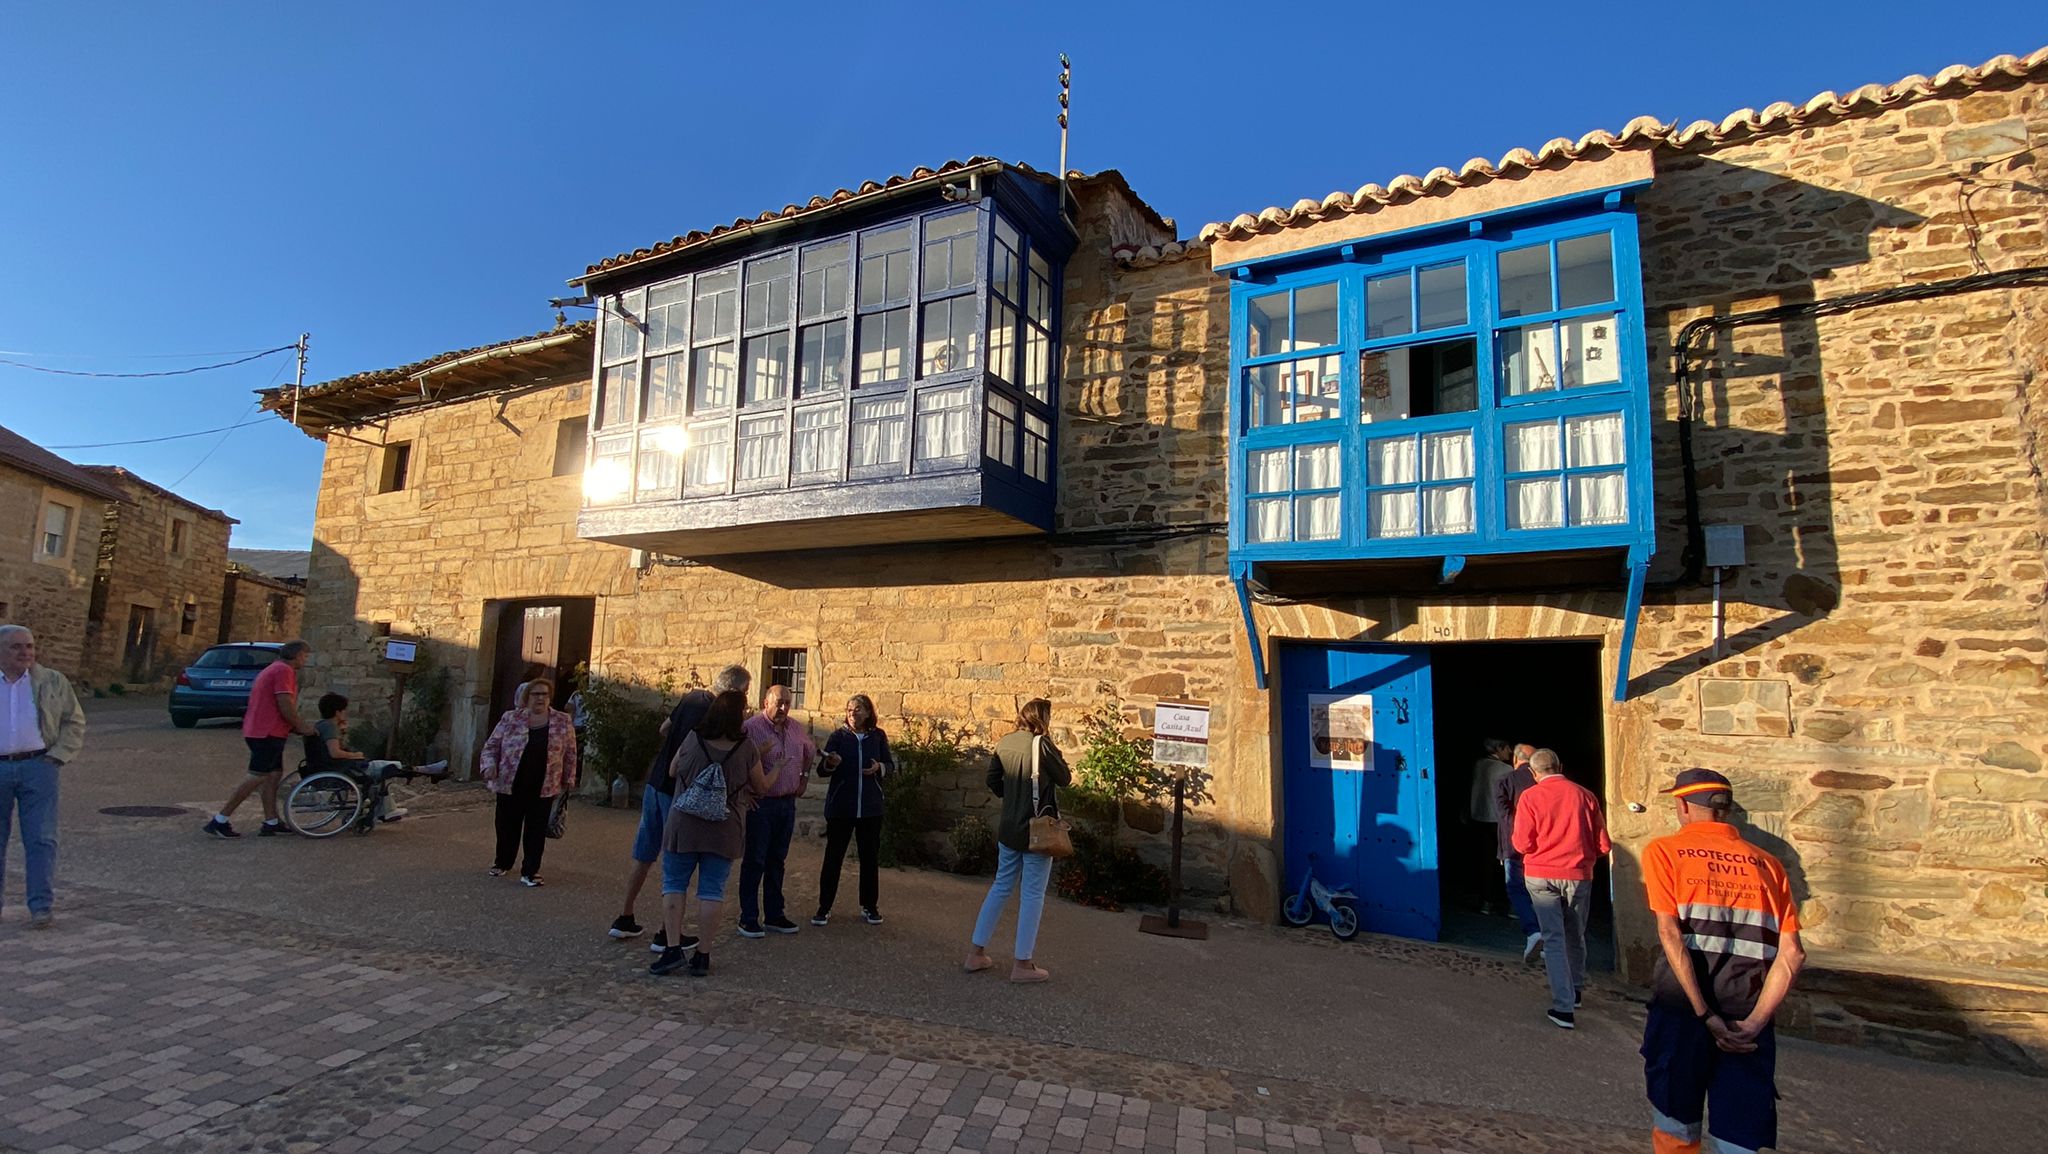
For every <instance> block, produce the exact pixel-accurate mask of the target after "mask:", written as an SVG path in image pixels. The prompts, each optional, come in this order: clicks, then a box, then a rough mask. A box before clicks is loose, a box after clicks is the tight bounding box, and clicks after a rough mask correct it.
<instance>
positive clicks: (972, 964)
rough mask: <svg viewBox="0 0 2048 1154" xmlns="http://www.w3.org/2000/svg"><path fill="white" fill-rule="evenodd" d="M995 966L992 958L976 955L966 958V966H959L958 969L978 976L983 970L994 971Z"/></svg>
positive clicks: (985, 955)
mask: <svg viewBox="0 0 2048 1154" xmlns="http://www.w3.org/2000/svg"><path fill="white" fill-rule="evenodd" d="M995 964H996V960H995V959H994V958H991V957H989V956H988V955H987V954H976V955H974V956H972V957H970V958H968V959H967V962H966V964H965V965H963V966H961V967H960V968H961V969H963V970H966V971H967V972H968V973H970V974H978V973H980V972H982V971H983V970H988V969H994V968H995Z"/></svg>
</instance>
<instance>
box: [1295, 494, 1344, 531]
mask: <svg viewBox="0 0 2048 1154" xmlns="http://www.w3.org/2000/svg"><path fill="white" fill-rule="evenodd" d="M1342 513H1343V501H1342V500H1341V499H1340V498H1339V497H1338V496H1337V494H1335V493H1323V494H1320V495H1317V496H1314V497H1296V498H1295V499H1294V539H1295V540H1297V541H1334V540H1336V539H1337V538H1339V537H1341V536H1343V535H1344V519H1343V516H1342Z"/></svg>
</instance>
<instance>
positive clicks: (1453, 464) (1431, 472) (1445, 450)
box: [1422, 432, 1472, 481]
mask: <svg viewBox="0 0 2048 1154" xmlns="http://www.w3.org/2000/svg"><path fill="white" fill-rule="evenodd" d="M1471 475H1472V434H1471V433H1467V432H1456V433H1430V434H1428V435H1427V436H1425V437H1423V438H1422V479H1423V480H1425V481H1456V480H1462V479H1463V478H1466V477H1469V476H1471Z"/></svg>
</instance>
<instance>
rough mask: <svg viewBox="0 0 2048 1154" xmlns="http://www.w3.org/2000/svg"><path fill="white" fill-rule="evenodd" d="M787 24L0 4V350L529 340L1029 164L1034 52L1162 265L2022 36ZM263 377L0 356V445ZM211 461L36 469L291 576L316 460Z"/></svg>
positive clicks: (1426, 25) (1792, 30)
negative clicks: (1362, 191)
mask: <svg viewBox="0 0 2048 1154" xmlns="http://www.w3.org/2000/svg"><path fill="white" fill-rule="evenodd" d="M801 7H805V6H802V5H767V4H755V5H745V4H741V5H729V4H718V5H708V4H696V3H687V4H686V3H671V4H644V5H639V4H633V5H629V4H607V5H568V4H555V5H541V4H534V3H525V2H513V0H506V2H495V3H488V4H486V3H440V2H423V0H411V2H408V3H404V4H397V3H382V2H368V0H355V2H351V3H347V4H328V5H301V4H277V3H274V2H273V3H227V2H216V3H206V4H175V5H174V4H138V3H120V4H106V3H96V2H89V0H76V2H67V3H61V4H57V3H37V2H34V0H0V109H4V110H5V115H4V116H0V350H6V351H4V352H0V357H4V358H6V359H13V360H33V361H34V362H35V363H37V364H39V365H44V366H48V367H53V368H68V369H77V370H92V371H100V372H136V371H149V370H161V369H165V368H175V367H184V366H187V365H194V364H203V363H207V362H209V361H215V360H222V359H226V358H224V357H218V356H197V357H170V356H166V355H165V354H196V353H212V352H216V351H221V350H254V349H260V348H266V347H269V346H273V345H282V344H286V343H288V342H290V341H292V340H294V339H296V338H297V336H298V334H299V333H300V332H301V331H307V332H310V333H311V334H312V338H313V340H312V360H311V365H310V368H309V370H308V378H307V379H308V381H309V382H318V381H323V380H329V379H332V378H334V377H338V376H345V375H348V374H350V373H355V372H361V371H364V370H367V369H374V368H381V367H388V366H393V365H399V364H404V363H406V362H409V361H413V360H418V359H420V358H423V357H426V356H430V355H432V354H434V353H437V352H441V351H444V350H448V349H455V348H462V347H466V346H470V345H476V344H483V343H488V342H491V341H495V340H500V339H504V338H507V337H512V336H516V335H520V334H524V333H528V332H533V331H536V330H540V329H544V328H547V327H548V326H549V325H550V324H551V323H552V313H551V311H550V310H549V309H548V308H547V304H546V302H547V298H548V297H550V296H556V295H561V294H563V293H564V292H565V287H564V284H563V281H564V280H565V279H566V278H568V277H569V276H572V275H574V274H576V273H578V272H580V271H581V270H582V269H583V268H584V266H585V265H587V264H589V263H591V262H592V261H594V260H597V259H599V258H602V257H605V256H609V255H611V254H613V253H616V252H619V251H622V250H626V249H631V248H635V247H638V246H640V245H643V244H647V243H650V242H652V241H655V240H659V239H663V238H666V237H670V236H673V235H675V234H677V233H681V232H686V231H688V230H690V229H693V228H708V227H711V226H712V225H715V224H718V223H721V222H729V221H731V220H732V219H733V218H734V217H736V216H741V215H748V216H751V215H753V214H755V213H757V212H759V211H761V210H763V209H767V208H778V207H780V206H781V205H783V204H785V203H788V202H791V201H801V200H804V199H807V198H809V197H810V196H811V195H813V194H816V193H822V192H830V191H831V190H833V189H835V188H839V187H842V186H853V185H857V184H859V183H860V182H861V181H863V180H867V179H880V178H882V177H886V176H888V175H889V174H891V173H898V172H904V171H907V170H908V169H910V168H912V167H914V166H916V165H919V164H936V163H939V162H940V161H943V160H945V159H947V158H952V157H960V158H964V157H967V156H970V155H974V154H984V155H992V156H999V157H1002V158H1004V159H1006V160H1018V161H1024V162H1026V163H1030V164H1034V165H1037V166H1039V167H1042V168H1046V169H1051V168H1053V167H1055V165H1056V162H1057V159H1058V137H1057V129H1056V127H1055V126H1054V124H1053V119H1052V118H1053V114H1054V111H1055V108H1054V101H1053V95H1054V92H1055V83H1054V81H1055V77H1056V75H1057V73H1058V64H1057V54H1058V53H1059V52H1060V51H1063V50H1064V51H1066V52H1067V53H1068V54H1069V55H1071V56H1072V57H1073V59H1074V68H1075V78H1074V99H1075V111H1074V139H1073V151H1072V154H1071V161H1072V164H1073V165H1074V167H1077V168H1082V169H1086V170H1089V171H1094V170H1097V169H1101V168H1110V167H1114V168H1119V169H1122V170H1123V172H1124V173H1125V175H1126V176H1128V177H1129V178H1130V180H1131V183H1132V184H1133V185H1134V186H1135V187H1136V188H1137V190H1138V191H1139V193H1140V194H1141V195H1143V196H1145V197H1146V198H1147V199H1149V200H1150V201H1151V202H1152V203H1153V204H1154V205H1155V206H1156V207H1157V208H1159V210H1160V211H1162V212H1164V213H1165V214H1166V215H1168V216H1171V217H1175V218H1177V219H1178V220H1179V222H1180V228H1181V232H1182V235H1184V236H1188V235H1192V234H1193V233H1194V231H1195V230H1196V229H1197V228H1199V227H1200V226H1201V225H1202V224H1203V223H1205V222H1207V221H1210V220H1217V219H1227V218H1228V217H1230V216H1234V215H1236V214H1237V213H1239V212H1246V211H1252V212H1256V211H1257V210H1258V209H1260V208H1263V207H1265V206H1267V205H1271V204H1291V203H1293V202H1294V201H1295V200H1297V199H1299V198H1301V197H1304V196H1309V197H1321V196H1322V195H1323V194H1325V193H1327V192H1329V191H1330V190H1332V189H1337V188H1347V189H1348V188H1355V187H1357V186H1358V185H1360V184H1363V183H1366V182H1368V181H1378V182H1382V183H1384V182H1385V181H1386V180H1388V179H1389V178H1391V177H1393V176H1395V175H1397V174H1400V173H1403V172H1413V173H1418V174H1419V173H1422V172H1426V171H1427V170H1429V169H1430V168H1432V167H1434V166H1436V165H1439V164H1444V165H1450V166H1453V167H1455V166H1457V165H1458V164H1460V163H1462V162H1463V161H1464V160H1465V159H1467V158H1468V157H1472V156H1485V157H1489V158H1492V157H1498V156H1499V155H1500V154H1501V153H1503V152H1505V151H1507V150H1508V149H1510V148H1514V147H1518V146H1526V147H1534V146H1536V145H1539V144H1541V143H1542V142H1543V141H1545V140H1547V139H1549V138H1551V137H1553V136H1577V135H1579V134H1581V133H1584V132H1586V131H1588V130H1591V129H1594V128H1609V129H1618V128H1620V127H1621V125H1622V124H1624V123H1625V122H1627V121H1628V120H1629V119H1630V118H1632V117H1634V116H1637V115H1641V114H1649V115H1653V116H1657V117H1659V118H1662V119H1667V120H1670V119H1678V120H1692V119H1697V118H1700V117H1710V118H1719V117H1721V116H1723V115H1725V114H1726V113H1728V112H1731V111H1733V110H1735V109H1737V108H1741V107H1745V106H1754V107H1758V108H1761V107H1763V106H1764V105H1766V104H1769V103H1771V102H1772V101H1775V100H1791V101H1795V102H1796V101H1802V100H1805V99H1806V98H1807V97H1809V96H1811V95H1813V94H1814V93H1816V92H1819V91H1821V90H1823V89H1829V88H1833V89H1838V90H1847V89H1849V88H1852V87H1855V86H1857V85H1861V84H1866V83H1872V82H1878V83H1887V82H1890V81H1893V80H1896V79H1898V78H1899V77H1901V76H1904V75H1907V74H1909V73H1913V72H1925V73H1930V74H1931V73H1933V72H1934V71H1936V70H1937V69H1940V68H1942V67H1944V66H1946V65H1949V64H1954V63H1968V64H1977V63H1981V62H1982V61H1983V60H1985V59H1986V58H1988V57H1990V56H1993V55H1996V54H1997V53H2000V52H2012V53H2025V52H2028V51H2031V50H2032V49H2034V48H2036V47H2039V46H2040V45H2042V44H2043V43H2048V18H2044V17H2043V15H2042V8H2041V6H2040V4H2039V2H2038V0H2034V2H2031V3H2006V2H2002V0H1977V2H1973V3H1971V4H1968V5H1958V6H1957V7H1956V8H1954V9H1952V10H1951V11H1952V12H1953V14H1954V18H1953V19H1937V18H1931V17H1933V16H1934V15H1935V13H1934V11H1933V10H1931V9H1929V8H1928V7H1927V6H1926V5H1925V4H1924V3H1913V4H1905V3H1896V2H1892V0H1881V2H1872V3H1866V4H1863V5H1860V6H1855V7H1854V8H1853V9H1850V8H1844V7H1842V6H1840V5H1776V4H1772V5H1763V4H1717V5H1704V6H1702V5H1671V6H1656V5H1642V4H1578V5H1562V4H1557V5H1526V4H1517V5H1502V6H1500V11H1499V13H1498V14H1491V13H1487V12H1485V11H1483V9H1485V8H1486V7H1488V6H1485V5H1470V4H1454V3H1437V4H1419V5H1375V6H1372V8H1371V9H1370V10H1369V11H1368V10H1367V9H1363V8H1360V7H1358V6H1355V5H1336V4H1331V5H1316V6H1310V7H1301V6H1279V5H1273V4H1259V3H1240V4H1229V5H1207V4H1196V3H1185V4H1159V5H1141V4H1137V3H1119V2H1115V0H1091V2H1088V3H1066V2H1050V0H1033V2H1031V3H1010V4H1003V3H989V4H977V5H964V4H947V5H939V4H897V3H885V2H877V0H861V2H852V3H839V4H829V5H818V6H816V7H815V9H814V10H813V11H810V12H807V13H799V12H798V11H796V9H798V8H801ZM579 315H588V314H579ZM20 353H31V354H36V355H35V356H32V357H23V356H20V355H19V354H20ZM288 362H289V358H288V357H284V356H278V357H272V358H268V359H266V360H263V361H260V362H257V363H254V364H250V365H245V366H241V367H239V368H234V369H228V370H224V371H220V372H212V373H206V374H200V375H194V376H186V377H170V378H159V379H155V380H141V381H121V380H87V379H82V378H65V377H56V376H49V375H44V374H39V373H32V372H28V371H24V370H21V369H18V368H13V367H9V366H4V365H0V424H4V425H6V426H8V427H10V428H13V429H14V430H15V431H17V432H19V433H22V434H24V435H26V436H28V437H29V438H31V439H33V440H35V441H37V442H39V443H42V444H45V445H52V446H55V445H68V444H78V443H84V442H106V441H120V440H129V439H133V438H141V437H151V436H162V435H165V434H172V433H184V432H190V431H193V430H199V429H209V428H215V427H219V426H225V425H230V424H233V423H235V422H236V421H237V420H239V419H243V418H244V417H245V415H246V414H247V413H248V412H249V407H250V403H251V400H252V398H251V395H250V391H251V390H253V389H257V388H261V387H264V386H266V385H270V384H273V383H276V382H277V381H279V380H285V381H288V380H290V366H289V363H288ZM218 442H221V437H219V436H209V437H199V438H192V439H187V440H178V441H170V442H165V443H163V444H159V445H142V446H132V447H118V448H82V449H66V450H62V451H63V452H64V454H65V455H66V456H68V457H70V458H72V459H73V460H77V461H81V462H86V463H113V464H120V465H125V466H127V467H128V468H131V469H133V470H135V471H136V472H138V473H140V474H142V475H143V476H145V477H147V478H149V479H151V480H153V481H156V482H158V483H160V484H167V485H170V484H175V485H176V486H177V488H178V489H179V491H180V492H182V493H184V494H185V495H187V496H189V497H191V498H192V499H194V500H197V501H199V502H202V503H205V504H209V505H213V506H217V507H220V508H224V509H226V510H227V511H228V512H229V513H231V514H233V515H234V516H236V517H239V518H240V519H241V521H242V525H241V526H240V528H239V529H238V530H237V531H236V536H235V541H236V543H237V544H239V545H246V546H250V547H273V548H303V547H305V546H306V544H307V543H308V541H309V539H310V537H311V533H312V525H313V498H314V493H315V489H316V487H317V484H318V480H319V471H320V457H321V450H320V446H319V444H318V443H317V442H315V441H312V440H309V439H307V438H306V437H304V436H302V435H300V434H299V433H297V432H295V431H293V430H292V429H291V428H289V427H288V426H286V425H285V424H284V423H283V422H281V421H275V420H272V421H267V422H264V423H262V424H259V425H256V426H253V427H249V428H244V429H240V430H237V431H235V432H233V433H232V434H230V435H228V436H227V438H226V440H225V442H224V443H220V444H219V447H218V449H217V451H213V453H212V456H211V457H210V458H208V459H206V461H205V463H204V464H200V465H199V467H198V468H196V469H195V468H194V467H193V466H194V465H195V464H197V463H198V462H200V460H201V458H202V457H203V456H205V455H206V454H207V453H208V452H209V451H210V450H214V449H215V445H216V443H218ZM188 472H189V476H186V474H187V473H188ZM181 478H182V480H181Z"/></svg>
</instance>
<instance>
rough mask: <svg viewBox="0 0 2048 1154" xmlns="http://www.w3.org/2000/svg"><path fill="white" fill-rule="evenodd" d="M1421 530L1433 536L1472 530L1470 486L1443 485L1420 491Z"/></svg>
mask: <svg viewBox="0 0 2048 1154" xmlns="http://www.w3.org/2000/svg"><path fill="white" fill-rule="evenodd" d="M1422 505H1423V513H1424V515H1423V530H1422V531H1423V532H1425V533H1429V534H1432V535H1435V536H1443V535H1447V534H1452V533H1470V532H1471V531H1472V486H1470V485H1445V486H1441V487H1439V488H1433V489H1424V490H1423V491H1422Z"/></svg>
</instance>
